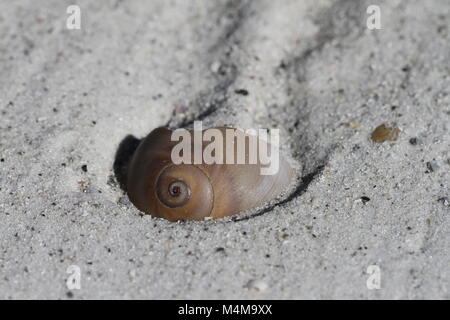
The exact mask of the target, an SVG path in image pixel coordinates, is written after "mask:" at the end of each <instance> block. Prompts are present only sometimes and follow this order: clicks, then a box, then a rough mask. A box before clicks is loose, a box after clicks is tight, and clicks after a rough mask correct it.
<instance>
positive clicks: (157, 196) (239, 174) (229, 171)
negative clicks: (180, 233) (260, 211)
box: [126, 127, 294, 221]
mask: <svg viewBox="0 0 450 320" xmlns="http://www.w3.org/2000/svg"><path fill="white" fill-rule="evenodd" d="M214 129H218V130H219V131H220V132H221V133H223V136H224V141H225V142H226V141H227V140H226V139H228V137H227V138H225V137H226V134H225V130H226V129H232V130H234V132H235V133H236V134H237V135H238V134H242V135H244V136H245V139H251V138H254V139H257V140H258V142H261V139H260V138H258V137H256V136H250V135H247V134H245V133H243V131H241V130H239V129H235V128H225V127H218V128H214ZM186 131H187V130H186ZM187 132H189V133H190V134H194V133H195V132H193V131H187ZM199 132H202V133H203V132H204V131H199ZM171 136H172V131H171V130H169V129H166V128H157V129H155V130H153V131H152V132H151V133H150V134H149V135H148V136H147V137H146V138H144V139H143V140H142V141H141V143H140V144H139V146H138V148H137V149H136V151H135V153H134V154H133V157H132V159H131V162H130V166H129V169H128V173H127V180H126V190H127V193H128V197H129V198H130V201H131V202H132V203H133V204H134V205H135V206H136V207H137V208H138V209H139V210H141V211H143V212H145V213H147V214H150V215H152V216H154V217H160V218H165V219H167V220H170V221H177V220H181V219H187V220H204V219H207V220H208V219H216V218H221V217H225V216H229V215H232V214H236V213H239V212H241V211H244V210H247V209H250V208H254V207H257V206H260V205H262V204H264V203H266V202H268V201H270V200H273V199H274V198H276V197H277V196H278V195H279V194H281V192H282V191H284V189H286V187H287V186H288V185H289V184H290V182H291V180H292V178H293V175H294V171H293V169H292V168H291V166H290V165H289V164H288V163H287V162H286V160H285V159H283V158H282V156H281V155H280V156H279V162H278V163H279V166H278V171H277V172H276V173H275V174H273V175H263V174H261V168H263V167H264V165H263V164H262V162H261V161H260V159H259V157H258V159H257V161H256V162H253V163H251V164H250V163H249V162H250V161H249V159H250V158H251V155H252V152H251V150H250V147H249V145H246V149H245V163H244V164H243V163H240V164H227V163H226V157H227V154H229V153H230V151H231V150H230V149H229V148H225V149H224V152H223V155H222V159H223V160H224V161H222V162H223V163H220V161H216V163H210V164H208V163H205V162H206V161H205V162H202V163H199V164H195V162H194V164H186V163H184V164H176V163H175V162H174V161H172V156H171V155H172V151H173V150H174V148H175V146H176V145H177V144H178V143H179V142H178V141H171ZM233 139H234V138H233ZM193 140H195V139H193ZM210 141H212V140H210ZM236 141H237V140H236ZM246 141H249V140H246ZM194 142H195V141H193V142H192V144H191V146H192V148H191V154H184V153H181V154H182V155H183V156H191V157H195V155H194V153H195V147H196V146H198V141H197V142H196V143H197V145H195V144H194ZM233 142H235V140H233ZM208 144H210V142H205V141H203V140H202V141H200V149H201V150H202V151H204V150H205V148H207V146H208ZM225 145H227V144H226V143H224V146H225ZM231 145H232V146H233V148H234V151H235V152H237V151H238V150H237V143H233V144H231ZM258 148H259V147H258ZM268 149H269V150H270V144H268ZM258 150H259V149H258ZM241 151H242V150H241ZM253 151H254V149H253ZM234 154H236V153H234ZM217 156H218V157H219V158H220V156H221V155H220V154H218V155H217Z"/></svg>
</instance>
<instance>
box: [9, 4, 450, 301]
mask: <svg viewBox="0 0 450 320" xmlns="http://www.w3.org/2000/svg"><path fill="white" fill-rule="evenodd" d="M73 2H74V1H57V0H54V1H48V0H46V1H39V4H38V3H37V2H36V1H32V0H29V1H14V2H11V1H6V0H3V1H1V2H0V158H2V160H1V161H2V162H0V217H1V222H0V298H6V299H16V298H52V299H54V298H63V299H65V298H74V299H77V298H150V299H159V298H187V299H197V298H204V299H211V298H227V299H229V298H245V299H260V298H261V299H287V298H295V299H296V298H314V299H315V298H357V299H366V298H369V299H379V298H394V299H398V298H408V299H409V298H412V299H417V298H440V299H450V290H449V289H450V268H449V266H450V258H449V257H450V252H449V248H450V207H449V206H450V205H449V201H450V200H449V198H450V194H449V181H450V179H449V178H450V174H449V167H450V162H449V161H450V154H449V150H450V148H449V146H450V137H449V127H450V120H449V118H450V24H449V21H450V4H449V2H448V0H434V1H419V0H415V1H409V0H408V1H406V0H404V1H399V0H397V1H377V3H379V4H380V6H381V13H382V16H381V18H382V20H381V21H382V29H381V30H373V31H370V30H368V29H367V28H366V18H367V17H368V15H367V14H366V8H367V6H368V5H369V4H372V2H371V1H324V0H322V1H317V0H304V1H296V0H292V1H270V0H264V1H254V2H246V1H244V2H234V1H228V2H227V1H206V0H204V1H184V0H177V1H165V0H164V1H163V0H160V1H151V4H150V3H148V1H123V2H122V1H108V2H106V1H101V2H100V1H76V3H78V4H79V5H80V7H81V10H82V24H81V30H67V29H66V28H65V23H66V17H67V16H68V15H67V14H66V7H67V6H68V5H69V4H73ZM237 89H246V90H248V92H249V95H248V96H243V95H239V94H236V93H235V90H237ZM174 110H178V111H181V112H179V113H178V114H177V115H175V116H174V115H173V111H174ZM183 111H185V112H184V113H183ZM204 112H206V113H204ZM202 113H204V114H206V116H205V117H204V118H203V121H204V125H220V124H234V125H239V126H242V127H249V126H251V127H261V128H274V127H276V128H280V129H281V130H282V139H283V147H284V149H285V151H286V152H288V153H290V154H292V155H294V157H295V160H296V161H298V162H299V163H301V165H302V167H303V169H302V170H299V175H301V176H308V177H309V178H311V179H309V180H311V181H310V183H309V184H308V185H306V184H305V190H302V192H300V193H299V194H297V195H296V196H292V197H291V198H292V199H291V200H290V201H287V202H284V203H282V204H280V205H278V206H276V207H275V208H273V209H272V210H270V211H268V212H265V213H264V214H262V215H256V216H252V214H254V213H255V212H253V213H252V212H251V213H247V214H244V215H241V216H238V220H239V221H234V220H230V219H228V220H219V221H212V222H211V221H208V222H197V223H190V222H186V223H170V222H167V221H164V220H159V219H152V218H151V217H150V216H143V215H142V214H141V213H140V212H139V211H138V210H137V209H135V208H134V206H133V205H132V204H131V203H129V201H128V200H127V197H126V196H124V193H123V192H122V190H121V189H120V188H119V186H118V184H117V182H116V181H115V179H114V173H113V163H114V157H115V153H116V151H117V148H118V145H119V143H120V142H121V141H122V139H124V138H125V136H126V135H128V134H132V135H134V136H136V137H142V136H144V135H146V134H147V133H148V132H149V131H150V130H152V129H154V128H155V127H158V126H161V125H164V124H166V123H169V124H170V126H172V127H176V126H177V125H180V124H182V123H185V122H186V121H189V120H190V119H194V118H195V117H196V116H198V115H199V114H202ZM382 123H388V124H391V125H396V126H398V127H399V128H400V130H401V133H400V135H399V138H398V140H397V141H396V142H394V143H388V142H386V143H383V144H375V143H373V142H371V141H370V139H369V138H370V133H371V132H372V131H373V130H374V129H375V128H376V127H377V126H378V125H380V124H382ZM411 138H417V142H418V143H417V144H416V145H413V144H411V143H410V139H411ZM427 162H429V164H428V166H427ZM83 165H86V166H87V172H84V171H83V170H82V166H83ZM322 165H323V166H324V167H323V170H318V169H317V168H318V167H320V166H322ZM430 168H431V169H432V170H430ZM363 196H365V197H368V198H370V200H369V201H362V200H361V197H363ZM241 218H244V219H241ZM218 248H223V250H222V249H218ZM70 265H77V266H79V267H80V269H81V289H80V290H72V291H70V290H69V289H68V288H67V286H66V279H67V277H68V276H69V274H67V273H66V270H67V268H68V267H69V266H70ZM370 265H377V266H379V268H380V270H381V289H379V290H369V289H368V288H367V286H366V281H367V279H368V277H369V275H368V274H367V273H366V270H367V267H368V266H370ZM258 289H259V290H258Z"/></svg>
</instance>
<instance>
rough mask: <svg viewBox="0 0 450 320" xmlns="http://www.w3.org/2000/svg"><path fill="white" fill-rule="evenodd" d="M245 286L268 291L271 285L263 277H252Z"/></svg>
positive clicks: (250, 288)
mask: <svg viewBox="0 0 450 320" xmlns="http://www.w3.org/2000/svg"><path fill="white" fill-rule="evenodd" d="M245 288H247V289H248V290H252V291H258V292H262V291H266V290H267V289H268V288H269V285H268V284H267V283H266V282H265V281H263V280H261V279H252V280H250V281H249V282H247V284H246V285H245Z"/></svg>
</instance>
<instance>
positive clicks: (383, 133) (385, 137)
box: [370, 124, 400, 143]
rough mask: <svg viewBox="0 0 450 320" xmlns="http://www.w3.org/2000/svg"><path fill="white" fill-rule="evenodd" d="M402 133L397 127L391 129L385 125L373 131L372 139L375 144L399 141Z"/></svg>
mask: <svg viewBox="0 0 450 320" xmlns="http://www.w3.org/2000/svg"><path fill="white" fill-rule="evenodd" d="M399 133H400V129H398V128H395V127H389V126H387V125H385V124H382V125H379V126H378V127H376V128H375V130H373V132H372V135H371V136H370V138H371V139H372V141H373V142H376V143H383V142H385V141H396V140H397V139H398V135H399Z"/></svg>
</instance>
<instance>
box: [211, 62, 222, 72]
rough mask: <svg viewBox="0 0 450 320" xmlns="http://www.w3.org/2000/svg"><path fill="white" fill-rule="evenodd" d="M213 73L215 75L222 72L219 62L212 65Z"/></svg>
mask: <svg viewBox="0 0 450 320" xmlns="http://www.w3.org/2000/svg"><path fill="white" fill-rule="evenodd" d="M210 68H211V71H212V72H213V73H218V72H219V70H220V62H219V61H214V62H213V63H212V64H211V67H210Z"/></svg>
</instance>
